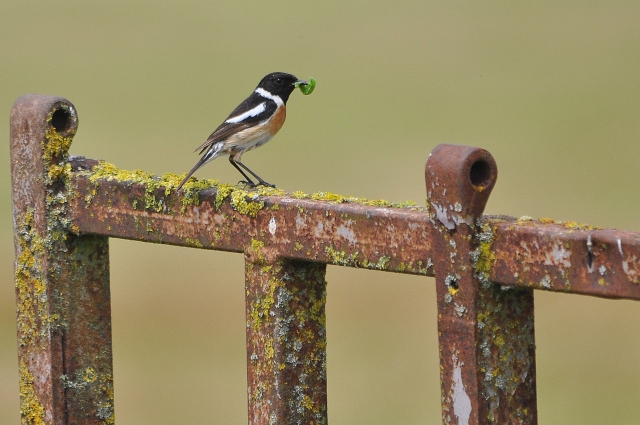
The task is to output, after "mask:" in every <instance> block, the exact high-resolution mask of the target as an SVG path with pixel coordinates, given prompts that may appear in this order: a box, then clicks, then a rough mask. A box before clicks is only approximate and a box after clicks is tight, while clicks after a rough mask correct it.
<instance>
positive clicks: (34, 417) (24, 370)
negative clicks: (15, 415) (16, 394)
mask: <svg viewBox="0 0 640 425" xmlns="http://www.w3.org/2000/svg"><path fill="white" fill-rule="evenodd" d="M33 381H34V377H33V374H32V373H31V372H29V368H28V367H27V364H26V363H25V362H24V360H22V361H20V415H21V416H22V423H23V424H24V425H45V421H44V414H45V411H44V407H43V406H42V404H41V403H40V400H38V397H37V396H36V391H35V388H34V386H33Z"/></svg>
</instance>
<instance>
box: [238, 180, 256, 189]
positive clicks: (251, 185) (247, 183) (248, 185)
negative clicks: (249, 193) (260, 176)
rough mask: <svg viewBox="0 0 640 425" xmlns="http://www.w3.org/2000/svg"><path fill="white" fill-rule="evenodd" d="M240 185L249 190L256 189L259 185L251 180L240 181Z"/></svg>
mask: <svg viewBox="0 0 640 425" xmlns="http://www.w3.org/2000/svg"><path fill="white" fill-rule="evenodd" d="M240 185H242V186H246V187H248V188H250V189H253V188H254V187H256V186H257V185H258V184H257V183H254V182H252V181H251V180H240V181H239V182H238V186H240Z"/></svg>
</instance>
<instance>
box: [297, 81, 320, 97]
mask: <svg viewBox="0 0 640 425" xmlns="http://www.w3.org/2000/svg"><path fill="white" fill-rule="evenodd" d="M295 84H296V87H298V88H299V89H300V91H301V92H302V94H304V95H307V94H311V93H313V89H315V88H316V80H314V79H313V77H311V78H309V82H308V83H306V84H305V82H302V81H301V82H297V83H295Z"/></svg>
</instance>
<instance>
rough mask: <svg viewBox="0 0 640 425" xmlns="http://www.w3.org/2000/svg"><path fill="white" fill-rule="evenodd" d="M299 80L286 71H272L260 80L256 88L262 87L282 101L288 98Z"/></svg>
mask: <svg viewBox="0 0 640 425" xmlns="http://www.w3.org/2000/svg"><path fill="white" fill-rule="evenodd" d="M298 81H300V80H298V78H297V77H296V76H295V75H291V74H287V73H286V72H272V73H271V74H269V75H267V76H266V77H264V78H263V79H262V81H260V84H258V87H257V88H261V89H264V90H266V91H268V92H269V93H271V94H272V95H274V96H279V97H280V99H282V101H283V102H284V103H287V100H289V95H290V94H291V92H292V91H293V90H294V89H295V88H296V83H297V82H298Z"/></svg>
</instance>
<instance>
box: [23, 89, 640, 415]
mask: <svg viewBox="0 0 640 425" xmlns="http://www.w3.org/2000/svg"><path fill="white" fill-rule="evenodd" d="M77 125H78V117H77V113H76V110H75V108H74V107H73V105H72V104H71V103H70V102H69V101H67V100H65V99H62V98H56V97H49V96H41V95H26V96H23V97H21V98H19V99H18V100H17V101H16V103H15V105H14V107H13V110H12V112H11V165H12V185H13V219H14V223H13V224H14V229H15V249H16V267H15V276H16V300H17V312H18V313H17V327H18V340H19V365H20V366H19V367H20V402H21V413H22V418H23V423H28V424H113V423H114V407H113V378H112V350H111V311H110V295H109V249H108V241H109V238H110V237H115V238H125V239H133V240H140V241H147V242H154V243H165V244H172V245H180V246H190V247H197V248H202V249H213V250H223V251H232V252H238V253H242V254H244V258H245V276H246V279H245V289H246V292H245V294H246V321H247V322H246V325H247V328H246V329H247V376H248V382H247V393H248V405H249V423H250V424H264V425H267V424H270V425H272V424H326V423H327V390H326V388H327V385H326V383H327V379H326V367H327V366H326V328H325V299H326V282H325V270H326V265H327V264H333V265H341V266H350V267H359V268H366V269H373V270H380V271H390V272H396V273H409V274H417V275H424V276H435V278H436V292H437V300H438V337H439V351H440V382H441V394H442V421H443V423H444V424H459V425H462V424H465V425H471V424H535V423H537V409H536V368H535V335H534V308H533V291H534V289H539V290H547V291H557V292H564V293H572V294H586V295H593V296H598V297H607V298H626V299H636V300H637V299H640V234H637V233H631V232H623V231H615V230H604V229H598V228H595V227H591V226H586V225H581V224H578V223H573V222H553V221H551V220H547V221H536V220H532V219H530V218H520V219H515V218H512V217H505V216H483V215H482V212H483V210H484V207H485V205H486V202H487V199H488V198H489V195H490V193H491V190H492V188H493V186H494V184H495V181H496V178H497V167H496V164H495V161H494V160H493V158H492V156H491V155H490V154H489V152H487V151H485V150H482V149H478V148H472V147H466V146H453V145H440V146H438V147H436V148H435V149H434V150H433V151H432V152H431V155H430V156H429V159H428V160H427V164H426V172H425V174H426V191H427V203H428V205H427V207H426V208H420V207H416V206H413V205H407V204H390V203H387V202H384V201H367V200H364V199H358V198H345V197H341V196H338V195H334V194H330V193H317V194H314V195H307V194H304V193H300V192H294V193H285V192H282V191H279V190H277V189H272V188H261V189H256V190H245V189H243V188H239V187H235V186H230V185H223V184H217V185H216V184H213V183H212V182H209V181H206V180H205V181H197V182H193V181H191V182H189V183H188V184H187V185H185V188H184V190H183V191H182V192H180V193H176V192H175V187H176V186H177V184H178V183H179V181H180V178H179V177H178V176H174V175H165V176H162V177H155V176H152V175H149V174H146V173H144V172H141V171H136V172H126V171H122V170H118V169H116V168H115V167H113V166H112V165H110V164H106V163H103V162H100V161H96V160H91V159H86V158H83V157H70V156H69V155H68V150H69V147H70V145H71V141H72V138H73V136H74V134H75V132H76V129H77Z"/></svg>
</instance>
